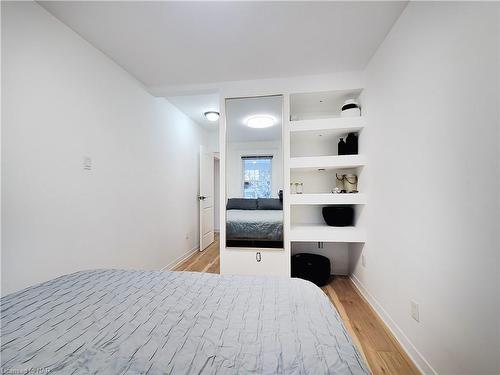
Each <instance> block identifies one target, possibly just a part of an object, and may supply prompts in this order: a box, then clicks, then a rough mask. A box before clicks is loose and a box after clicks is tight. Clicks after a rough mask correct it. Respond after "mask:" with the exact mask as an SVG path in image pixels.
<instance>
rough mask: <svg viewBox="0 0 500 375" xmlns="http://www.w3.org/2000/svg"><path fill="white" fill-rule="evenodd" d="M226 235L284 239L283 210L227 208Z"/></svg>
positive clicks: (236, 237)
mask: <svg viewBox="0 0 500 375" xmlns="http://www.w3.org/2000/svg"><path fill="white" fill-rule="evenodd" d="M226 213H227V217H226V237H227V238H228V239H252V240H270V241H283V211H282V210H227V211H226Z"/></svg>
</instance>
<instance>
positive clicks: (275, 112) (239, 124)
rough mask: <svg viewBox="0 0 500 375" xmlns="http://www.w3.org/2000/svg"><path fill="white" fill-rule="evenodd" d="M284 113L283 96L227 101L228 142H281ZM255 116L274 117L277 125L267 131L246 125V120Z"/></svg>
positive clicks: (266, 129)
mask: <svg viewBox="0 0 500 375" xmlns="http://www.w3.org/2000/svg"><path fill="white" fill-rule="evenodd" d="M282 112H283V97H282V96H261V97H256V98H242V99H227V101H226V116H227V118H226V124H227V129H226V134H227V141H228V142H271V141H278V140H281V132H282V130H281V126H282V123H283V121H282ZM255 115H267V116H272V117H274V119H275V120H276V122H275V125H274V126H271V127H269V128H265V129H254V128H250V127H248V126H247V125H246V121H245V120H246V119H247V118H248V117H250V116H255Z"/></svg>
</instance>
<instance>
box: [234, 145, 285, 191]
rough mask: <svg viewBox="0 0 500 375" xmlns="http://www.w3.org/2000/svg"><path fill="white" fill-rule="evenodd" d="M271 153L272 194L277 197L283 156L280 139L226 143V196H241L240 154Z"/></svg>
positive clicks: (281, 178) (280, 183)
mask: <svg viewBox="0 0 500 375" xmlns="http://www.w3.org/2000/svg"><path fill="white" fill-rule="evenodd" d="M254 155H272V156H273V165H272V177H271V179H272V180H271V185H272V196H273V197H274V198H277V197H278V191H279V190H282V189H283V157H282V151H281V141H272V142H230V143H228V144H227V161H226V163H227V166H226V185H227V198H238V197H242V196H243V163H242V161H241V157H242V156H254Z"/></svg>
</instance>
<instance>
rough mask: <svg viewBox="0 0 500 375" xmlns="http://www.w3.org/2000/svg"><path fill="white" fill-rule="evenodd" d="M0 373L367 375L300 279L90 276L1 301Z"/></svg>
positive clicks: (335, 320)
mask: <svg viewBox="0 0 500 375" xmlns="http://www.w3.org/2000/svg"><path fill="white" fill-rule="evenodd" d="M1 315H2V316H1V318H2V331H1V332H2V337H1V339H2V347H1V361H2V362H1V365H2V371H4V372H6V371H11V373H12V372H13V371H19V370H24V371H26V370H27V369H31V370H32V371H33V370H36V371H39V372H38V373H44V371H50V373H58V374H77V373H78V374H90V373H91V374H216V373H217V374H248V373H254V374H315V375H316V374H368V373H369V370H368V369H367V367H366V365H365V363H364V361H363V359H362V357H361V356H360V353H359V352H358V351H357V349H356V347H355V346H354V345H353V342H352V340H351V338H350V336H349V334H348V333H347V331H346V329H345V327H344V326H343V324H342V321H341V319H340V317H339V314H338V313H337V311H336V310H335V309H334V307H333V306H332V304H331V303H330V302H329V300H328V299H327V297H326V296H325V295H324V293H323V292H322V291H321V290H320V289H319V288H317V287H316V286H315V285H314V284H312V283H309V282H307V281H304V280H300V279H289V278H273V277H263V276H260V277H257V276H221V275H214V274H206V273H192V272H152V271H125V270H94V271H83V272H77V273H74V274H71V275H66V276H62V277H59V278H57V279H54V280H51V281H48V282H45V283H43V284H39V285H36V286H33V287H30V288H28V289H25V290H23V291H20V292H18V293H14V294H10V295H8V296H6V297H3V298H2V299H1Z"/></svg>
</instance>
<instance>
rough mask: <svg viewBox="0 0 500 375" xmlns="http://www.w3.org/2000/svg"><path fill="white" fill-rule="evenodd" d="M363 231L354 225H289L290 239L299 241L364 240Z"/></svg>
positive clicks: (350, 241)
mask: <svg viewBox="0 0 500 375" xmlns="http://www.w3.org/2000/svg"><path fill="white" fill-rule="evenodd" d="M365 240H366V237H365V233H364V232H363V231H362V230H360V229H358V228H356V227H329V226H328V225H326V224H297V225H293V224H292V226H291V229H290V241H300V242H349V243H352V242H355V243H356V242H358V243H359V242H365Z"/></svg>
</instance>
